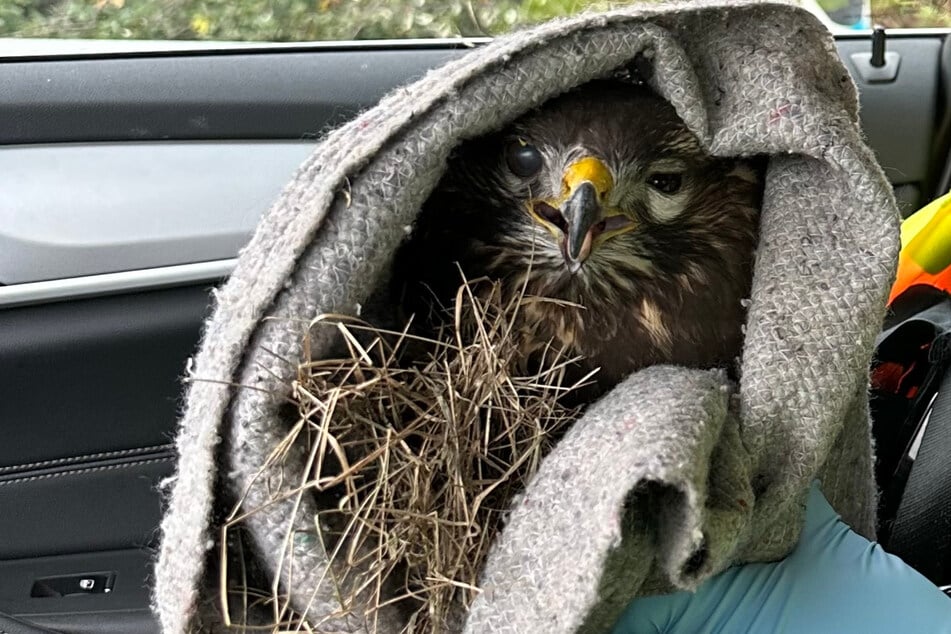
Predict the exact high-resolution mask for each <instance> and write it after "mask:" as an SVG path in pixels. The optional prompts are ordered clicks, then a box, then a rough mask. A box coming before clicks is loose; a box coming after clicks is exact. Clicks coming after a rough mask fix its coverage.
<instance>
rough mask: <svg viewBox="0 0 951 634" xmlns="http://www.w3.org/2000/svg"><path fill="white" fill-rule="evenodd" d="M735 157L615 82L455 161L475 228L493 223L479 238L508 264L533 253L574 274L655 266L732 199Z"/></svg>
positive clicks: (560, 103)
mask: <svg viewBox="0 0 951 634" xmlns="http://www.w3.org/2000/svg"><path fill="white" fill-rule="evenodd" d="M731 165H732V164H731ZM731 165H725V164H724V163H723V161H722V160H718V159H715V158H713V157H711V156H710V155H709V154H707V153H706V152H705V151H704V150H703V148H702V147H701V145H700V143H699V141H698V140H697V138H696V137H695V136H694V135H693V134H692V133H691V131H690V130H689V129H688V128H687V126H686V124H684V122H683V121H682V120H681V119H680V118H679V117H678V116H677V114H676V112H675V110H674V108H673V107H672V106H671V105H670V104H669V103H668V102H667V101H665V100H664V99H662V98H661V97H659V96H657V95H656V94H654V93H653V92H652V91H650V90H649V89H647V88H645V87H640V88H638V87H634V86H630V85H622V84H617V83H613V82H610V83H609V82H605V83H604V84H592V85H589V86H586V87H585V88H584V89H583V90H580V91H576V92H573V93H568V94H566V95H563V96H561V97H558V98H556V99H554V100H552V101H550V102H548V103H546V104H544V106H542V107H540V108H539V109H537V110H535V111H533V112H530V113H529V114H527V115H525V116H523V117H522V118H521V119H519V120H517V121H516V122H514V123H513V124H512V125H511V126H509V127H508V128H507V129H506V130H503V131H502V132H500V133H499V134H497V135H493V136H491V137H488V138H487V139H483V140H480V141H479V142H477V143H473V144H470V145H469V146H467V148H466V150H465V151H464V152H463V153H461V154H460V155H458V156H457V157H456V158H455V159H454V165H453V168H452V169H453V170H454V171H455V173H457V174H458V175H459V176H458V179H456V183H455V187H454V189H455V193H456V195H457V196H458V197H459V200H457V201H456V202H457V204H458V205H462V206H464V207H466V208H471V210H472V212H471V215H473V216H475V217H476V218H479V220H480V222H481V223H483V226H484V229H483V227H478V226H477V227H475V229H474V230H475V232H476V233H477V234H479V233H484V231H488V230H492V231H494V232H495V233H494V235H492V236H490V237H485V236H476V237H478V238H479V239H480V242H481V243H483V244H486V245H487V246H488V247H489V250H491V251H492V252H493V254H494V256H495V258H496V260H497V261H498V264H499V268H509V267H510V266H519V265H523V266H524V264H525V261H526V258H529V257H530V258H531V259H532V262H533V266H534V267H535V269H536V270H537V271H538V272H539V274H543V273H544V274H547V275H548V276H549V277H550V278H553V277H558V278H559V279H561V280H562V281H569V282H570V280H571V279H572V278H575V279H579V278H580V279H585V278H586V279H588V280H589V281H590V279H592V278H593V277H598V278H602V279H603V277H604V275H602V273H604V272H605V271H607V270H610V271H613V272H624V271H625V270H627V271H632V270H634V271H636V270H640V271H646V270H647V269H649V268H651V267H653V266H655V265H656V264H657V263H658V261H659V260H663V259H664V258H669V257H670V256H671V254H670V253H669V250H670V249H676V248H677V242H678V239H679V238H678V235H680V238H687V237H689V236H690V235H691V233H690V229H691V227H692V228H695V229H699V230H700V231H703V230H709V229H710V227H706V228H704V227H703V225H704V223H706V222H708V221H709V219H705V218H704V216H705V215H709V214H710V213H711V209H712V210H713V211H712V213H714V214H715V213H718V209H717V207H718V201H721V200H723V199H724V198H728V196H725V195H723V194H724V192H726V194H729V179H728V178H727V174H728V172H729V171H730V169H731ZM454 179H455V177H454ZM701 201H702V204H700V203H701ZM678 226H680V227H682V228H684V229H685V231H684V232H678V231H677V230H676V228H677V227H678ZM665 251H667V252H665ZM678 255H688V254H678Z"/></svg>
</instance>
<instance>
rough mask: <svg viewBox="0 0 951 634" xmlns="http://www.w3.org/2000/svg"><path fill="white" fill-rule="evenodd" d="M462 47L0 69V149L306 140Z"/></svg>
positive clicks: (25, 63)
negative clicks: (22, 145) (24, 145)
mask: <svg viewBox="0 0 951 634" xmlns="http://www.w3.org/2000/svg"><path fill="white" fill-rule="evenodd" d="M465 50H466V49H463V48H458V47H456V48H449V47H445V46H443V47H441V48H410V49H403V48H396V49H388V50H374V49H366V50H321V51H316V52H284V51H281V52H267V51H254V52H243V53H234V52H231V51H218V52H214V53H202V54H190V55H183V54H168V55H148V56H147V55H139V56H135V55H123V56H121V57H118V56H114V57H109V56H106V57H102V58H82V59H76V60H61V59H58V60H53V61H30V60H17V61H6V62H4V63H2V64H0V86H3V90H0V144H14V143H53V142H75V141H128V140H138V141H142V140H169V139H175V140H188V139H307V138H315V137H317V136H319V135H320V134H321V133H323V132H325V131H326V130H327V129H328V128H330V127H333V126H335V125H338V124H340V123H342V122H344V121H346V120H348V119H349V118H351V117H352V116H353V115H354V113H356V112H358V111H359V110H362V109H365V108H367V107H369V106H371V105H373V104H374V103H376V102H377V101H378V100H379V99H380V97H382V96H383V95H384V94H386V93H387V92H389V91H390V90H392V89H393V88H396V87H397V86H400V85H402V84H405V83H407V82H409V81H411V80H413V79H415V78H418V77H420V76H422V75H423V74H424V73H425V72H426V71H427V70H429V69H430V68H433V67H435V66H438V65H440V64H442V63H444V62H445V61H447V60H449V59H451V58H454V57H458V56H459V55H461V54H463V53H464V52H465Z"/></svg>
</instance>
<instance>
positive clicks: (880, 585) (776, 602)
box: [613, 486, 951, 634]
mask: <svg viewBox="0 0 951 634" xmlns="http://www.w3.org/2000/svg"><path fill="white" fill-rule="evenodd" d="M949 538H951V536H949ZM659 632H663V633H664V634H676V633H681V632H682V633H685V634H686V633H688V632H689V633H690V634H701V633H710V634H712V633H714V632H719V633H723V634H727V633H729V634H742V633H744V632H754V633H756V634H768V633H771V632H783V633H785V634H800V633H802V634H807V633H808V634H815V633H826V632H829V633H835V634H852V633H856V634H858V633H861V634H886V633H887V634H895V633H897V632H902V633H904V632H908V633H910V634H919V633H920V634H940V633H942V632H947V633H951V599H949V598H948V597H946V596H945V595H944V594H943V593H942V592H941V591H940V590H938V588H936V587H935V586H934V585H933V584H932V583H931V582H930V581H928V580H927V579H925V578H924V577H922V576H921V575H920V574H918V572H916V571H915V570H914V569H912V568H911V567H909V566H908V565H906V564H905V563H904V562H903V561H902V560H901V559H899V558H898V557H895V556H893V555H890V554H888V553H886V552H885V551H884V550H882V547H881V546H879V545H878V544H875V543H873V542H869V541H868V540H866V539H865V538H864V537H860V536H859V535H857V534H856V533H854V532H852V530H851V529H850V528H849V527H848V526H846V525H845V523H843V522H842V520H840V519H839V516H838V515H837V514H836V512H835V511H833V510H832V507H831V506H829V503H828V502H827V501H826V499H825V497H823V495H822V493H821V492H820V491H819V488H818V486H813V488H812V490H811V491H810V493H809V502H808V505H807V507H806V525H805V527H804V529H803V533H802V537H801V538H800V541H799V544H798V545H797V546H796V548H795V550H794V551H793V552H792V553H791V554H790V555H789V556H788V557H787V558H786V559H784V560H783V561H779V562H776V563H770V564H747V565H745V566H737V567H734V568H730V569H728V570H725V571H724V572H722V573H720V574H719V575H717V576H716V577H713V578H712V579H710V580H708V581H707V582H706V583H704V584H703V585H702V586H700V588H699V589H698V590H697V592H696V593H694V594H691V593H689V592H678V593H676V594H671V595H665V596H655V597H644V598H641V599H636V600H635V601H633V602H632V603H631V604H630V605H629V606H628V608H627V610H626V611H625V612H624V614H623V615H622V616H621V619H620V620H619V621H618V622H617V625H615V626H614V630H613V634H641V633H659Z"/></svg>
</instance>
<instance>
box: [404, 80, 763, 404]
mask: <svg viewBox="0 0 951 634" xmlns="http://www.w3.org/2000/svg"><path fill="white" fill-rule="evenodd" d="M760 174H761V171H760V170H759V169H757V168H756V165H755V164H754V163H753V162H751V161H747V160H742V159H733V158H720V157H715V156H711V155H710V154H709V153H707V152H706V151H704V149H703V148H702V147H701V144H700V143H699V141H698V140H697V138H696V137H695V136H694V134H692V133H691V131H690V130H689V129H688V128H687V126H686V125H685V124H684V122H683V121H682V120H681V119H680V118H679V117H678V115H677V113H676V112H675V110H674V108H673V107H672V106H671V104H670V103H668V102H667V101H666V100H664V99H663V98H661V97H660V96H658V95H657V94H655V93H654V92H652V91H651V90H650V88H649V87H647V86H645V85H643V84H641V85H637V84H636V83H632V82H625V81H617V80H601V81H597V82H592V83H590V84H587V85H585V86H583V87H581V88H580V89H577V90H575V91H573V92H570V93H566V94H564V95H562V96H559V97H557V98H554V99H552V100H551V101H549V102H547V103H545V104H543V105H542V106H541V107H539V108H537V109H536V110H534V111H532V112H529V113H528V114H526V115H524V116H523V117H521V118H520V119H518V120H516V121H515V122H513V123H512V124H511V125H509V126H508V127H507V128H506V129H504V130H501V131H499V132H497V133H494V134H491V135H489V136H486V137H483V138H478V139H473V140H470V141H467V142H465V143H463V144H461V145H460V146H459V147H458V148H457V150H456V151H455V152H454V154H453V155H452V156H451V158H450V160H449V163H448V166H447V169H446V172H445V174H444V176H443V178H442V179H441V181H440V182H439V184H438V186H437V187H436V189H435V190H434V192H433V193H432V195H431V196H430V197H429V199H428V201H427V202H426V204H425V205H424V208H423V209H422V211H421V213H420V215H419V217H418V220H417V222H416V226H415V228H414V231H413V232H412V234H411V236H410V237H409V238H408V240H407V241H406V243H405V244H404V245H403V247H402V248H401V250H400V253H399V255H398V260H397V271H398V273H397V281H398V283H399V288H400V289H401V299H400V301H401V302H402V305H403V306H404V308H405V309H406V310H407V311H410V312H413V313H416V314H417V315H418V316H419V315H422V316H423V317H424V320H426V319H428V320H430V322H431V321H432V320H433V319H439V318H440V317H439V316H440V315H445V311H441V310H439V307H441V306H442V307H445V306H449V305H450V304H451V302H452V298H454V297H455V295H456V291H457V289H458V286H459V284H460V277H459V268H461V270H462V272H463V274H464V275H465V276H466V278H468V279H475V278H479V277H489V278H492V279H497V280H500V281H501V283H502V286H503V289H504V291H503V292H504V293H507V294H516V293H518V294H523V293H524V296H525V300H524V305H523V307H522V309H521V312H520V317H519V323H518V326H519V328H518V331H519V336H520V337H522V343H523V344H524V349H525V350H526V354H527V355H531V354H532V353H533V352H537V351H539V350H541V349H543V348H544V347H545V346H546V345H548V344H549V343H551V344H553V345H555V346H556V347H559V348H562V349H563V350H564V351H566V352H567V353H568V354H571V355H572V356H579V357H581V358H582V360H581V361H580V371H582V372H585V373H587V372H588V371H590V370H593V369H596V368H597V369H598V372H597V374H596V375H595V380H596V381H597V386H598V388H599V389H600V390H605V389H608V388H610V387H612V386H613V385H615V384H616V383H617V382H618V381H620V380H621V379H622V378H623V377H624V376H625V375H627V374H629V373H630V372H632V371H633V370H636V369H638V368H641V367H644V366H647V365H651V364H658V363H669V364H679V365H686V366H694V367H715V366H720V367H730V366H731V365H732V364H733V362H734V360H735V359H736V357H737V355H738V354H739V351H740V348H741V345H742V334H741V328H742V324H743V322H744V318H745V310H744V307H743V302H742V300H743V298H745V297H747V296H748V293H749V288H750V283H751V282H750V281H751V277H752V262H753V252H754V249H755V245H756V236H757V234H758V227H757V219H758V210H759V206H760V202H761V194H762V186H761V176H760ZM546 300H555V301H546Z"/></svg>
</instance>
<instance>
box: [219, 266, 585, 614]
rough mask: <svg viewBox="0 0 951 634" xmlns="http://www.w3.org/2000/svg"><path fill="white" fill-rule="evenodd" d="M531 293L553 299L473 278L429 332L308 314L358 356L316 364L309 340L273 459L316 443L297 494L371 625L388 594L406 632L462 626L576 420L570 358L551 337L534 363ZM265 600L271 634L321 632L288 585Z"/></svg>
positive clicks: (346, 600) (350, 598)
mask: <svg viewBox="0 0 951 634" xmlns="http://www.w3.org/2000/svg"><path fill="white" fill-rule="evenodd" d="M528 301H549V300H541V299H535V298H531V299H530V298H526V297H515V298H514V299H512V300H510V301H503V299H502V293H501V289H500V286H499V284H498V283H491V282H488V281H480V282H479V283H475V282H473V283H464V284H463V285H462V286H461V287H460V289H459V293H458V295H457V297H456V302H455V311H454V315H453V317H454V318H453V319H451V320H447V321H451V323H449V324H448V325H447V326H445V327H443V328H442V329H441V330H440V331H439V332H438V334H436V335H435V336H433V337H432V338H428V337H420V336H418V335H415V334H411V330H410V327H409V326H407V328H406V329H405V330H403V331H401V332H393V331H384V330H379V329H375V328H373V327H372V326H370V325H368V324H366V323H363V322H361V321H360V320H357V319H354V318H349V317H342V316H339V315H324V316H322V317H319V318H318V319H316V320H315V321H314V322H313V323H312V324H311V328H312V329H313V328H335V329H337V330H338V331H339V333H340V336H341V337H342V341H344V342H346V349H347V350H348V354H346V355H340V358H336V359H310V355H309V345H305V353H306V354H305V358H306V359H309V360H307V361H306V362H304V363H302V364H301V365H300V366H299V372H298V379H297V381H296V382H295V383H294V385H293V399H294V403H295V405H296V408H297V413H298V420H297V423H296V424H295V425H294V426H293V427H292V430H291V432H290V433H289V434H288V436H287V437H286V438H285V439H284V441H283V443H282V444H281V446H280V447H277V448H275V450H274V452H273V453H272V456H271V459H272V460H280V459H286V456H287V454H288V450H289V449H290V448H291V447H294V446H301V445H303V446H304V448H305V449H304V451H305V452H306V455H308V456H309V458H308V461H307V464H306V469H307V471H308V474H309V477H308V483H307V485H306V486H305V487H303V488H301V487H298V489H297V490H296V491H293V493H294V494H295V495H316V496H317V500H318V503H319V505H320V508H321V509H323V510H322V511H321V512H320V514H319V517H318V518H315V525H316V526H317V530H318V533H319V534H320V536H321V538H322V539H323V541H324V545H325V548H326V551H327V552H328V553H330V554H331V556H332V558H333V564H334V565H332V566H331V568H332V570H331V573H330V574H332V575H333V576H334V578H333V582H334V583H335V584H336V587H337V588H338V589H340V591H341V595H340V599H341V604H342V605H343V606H344V612H346V610H348V609H350V608H351V607H352V609H353V611H354V613H355V614H360V613H366V614H368V621H369V624H370V627H369V629H370V631H371V632H373V631H375V630H376V618H375V615H376V614H378V610H379V609H380V608H381V607H383V606H390V605H395V606H396V607H398V608H399V610H400V613H401V614H402V616H403V618H405V619H406V622H407V626H406V627H405V628H404V632H407V633H410V632H412V633H430V632H432V633H435V632H446V631H453V630H455V629H457V627H458V625H459V623H460V619H462V618H463V615H464V612H465V607H467V606H468V605H469V604H470V603H471V601H472V599H473V598H474V597H475V596H476V594H477V593H478V591H479V590H478V587H477V583H478V579H479V573H480V571H481V569H482V566H483V564H484V561H485V558H486V555H487V553H488V549H489V546H490V544H491V543H492V541H493V539H494V537H495V536H496V535H497V534H498V532H499V531H500V530H501V528H502V525H503V522H504V519H505V513H506V509H507V508H508V507H509V505H510V503H511V501H512V499H513V497H515V496H516V495H517V494H518V493H519V492H520V491H521V490H522V489H523V488H524V486H525V484H526V483H527V482H528V480H529V479H530V478H531V477H532V475H533V474H534V473H535V471H536V470H537V468H538V465H539V463H540V461H541V459H542V457H543V456H544V455H545V454H546V452H547V451H548V450H549V449H550V448H551V446H552V445H553V443H554V442H555V441H556V440H557V438H558V437H559V436H560V435H561V434H562V433H563V432H564V431H565V430H566V428H567V427H568V426H569V425H570V424H571V423H572V422H573V421H574V420H575V418H576V417H577V414H578V410H577V409H576V408H575V409H573V408H570V407H568V406H566V405H564V404H563V402H562V401H560V400H559V397H560V396H562V395H564V394H565V393H566V392H568V391H571V390H573V389H576V388H577V387H578V386H579V385H580V384H581V383H582V382H583V381H581V382H577V383H574V384H571V385H568V384H567V379H566V376H565V374H566V369H567V368H568V367H569V365H570V364H571V363H572V362H573V361H574V360H573V359H569V358H567V357H566V356H565V355H564V354H562V353H560V352H559V351H557V350H555V349H553V348H551V347H549V348H547V349H545V350H544V351H543V353H542V354H541V355H540V360H539V361H538V362H537V363H533V366H534V367H533V369H532V370H531V371H529V370H526V368H525V365H526V364H525V363H524V359H523V355H522V354H520V350H519V344H518V341H519V337H518V333H517V332H516V329H517V325H516V324H517V321H518V320H517V317H518V313H519V310H520V309H521V307H522V306H523V305H524V304H525V302H528ZM307 343H309V340H308V341H306V342H305V344H307ZM585 378H586V379H587V377H585ZM288 486H289V487H290V485H288ZM275 495H276V496H283V497H286V496H287V495H288V492H287V491H286V490H285V491H276V492H275ZM243 512H244V513H245V515H243V516H239V515H237V513H238V511H237V510H236V513H235V514H233V516H232V521H231V522H230V523H229V525H228V527H233V526H234V525H235V524H237V523H239V522H240V519H241V517H246V516H247V512H246V511H243ZM252 512H253V511H252ZM225 534H227V531H225ZM232 542H233V540H232ZM229 555H231V559H232V560H233V559H234V556H233V555H234V553H229ZM223 560H226V558H225V557H223ZM283 565H288V564H287V562H285V563H284V564H283ZM239 585H240V584H239ZM244 587H245V588H247V586H244ZM344 589H347V590H344ZM222 592H223V593H225V594H227V592H228V590H227V589H226V588H225V587H224V584H223V587H222ZM246 592H247V591H246ZM257 596H258V597H259V598H260V599H261V600H262V601H265V602H269V603H270V604H271V606H272V608H273V613H274V614H276V615H278V617H279V618H278V619H276V620H275V621H273V622H280V623H282V624H281V625H280V626H271V627H272V629H273V631H289V630H293V631H310V628H309V627H308V626H307V625H301V623H303V622H304V620H305V619H300V618H299V617H298V618H294V617H293V616H292V615H291V612H290V608H289V606H288V605H287V602H286V597H282V596H278V590H277V589H276V588H274V589H272V591H271V593H270V596H268V592H267V591H263V592H258V593H257ZM243 600H244V601H245V603H247V601H249V598H248V595H247V594H246V595H245V596H244V598H243ZM226 602H227V599H225V603H226ZM278 605H280V607H279V608H278V607H275V606H278ZM366 606H368V607H369V609H367V607H366ZM318 630H319V626H318Z"/></svg>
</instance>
